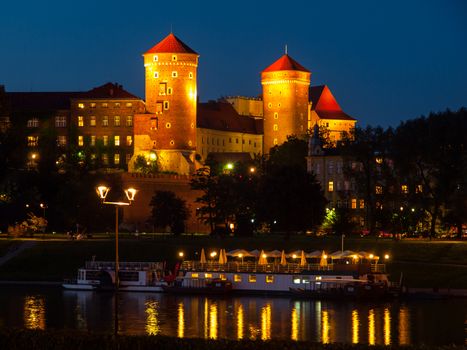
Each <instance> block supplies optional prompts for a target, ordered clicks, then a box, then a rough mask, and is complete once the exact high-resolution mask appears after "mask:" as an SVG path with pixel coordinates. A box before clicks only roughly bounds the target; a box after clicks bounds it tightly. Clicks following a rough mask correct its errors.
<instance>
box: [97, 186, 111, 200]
mask: <svg viewBox="0 0 467 350" xmlns="http://www.w3.org/2000/svg"><path fill="white" fill-rule="evenodd" d="M109 191H110V187H107V186H103V185H101V186H98V187H97V188H96V192H97V195H98V196H99V198H100V199H102V200H105V197H107V194H108V193H109Z"/></svg>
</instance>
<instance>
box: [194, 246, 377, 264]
mask: <svg viewBox="0 0 467 350" xmlns="http://www.w3.org/2000/svg"><path fill="white" fill-rule="evenodd" d="M211 256H212V254H211ZM214 256H217V253H216V254H215V255H214ZM229 256H230V257H232V258H240V259H242V262H243V259H244V258H250V260H251V259H254V260H257V262H258V264H260V265H265V264H268V258H273V259H280V264H281V265H286V264H287V258H289V259H290V258H292V259H293V261H292V262H295V263H297V262H299V264H300V265H302V266H303V265H306V264H307V263H308V262H307V259H315V262H318V260H319V264H320V265H322V266H323V265H327V263H328V259H331V261H333V260H340V259H353V260H363V259H365V260H368V261H370V262H377V261H378V260H379V257H378V256H376V255H374V254H372V253H368V252H365V251H360V252H354V251H351V250H344V251H340V250H339V251H335V252H334V253H331V254H326V253H325V252H324V250H315V251H312V252H309V253H307V252H305V251H304V250H296V251H293V252H290V253H285V251H284V250H282V251H279V250H272V251H265V250H261V251H260V250H257V249H255V250H251V251H248V250H245V249H234V250H231V251H229V252H226V250H225V249H221V250H220V251H219V257H218V263H219V264H226V263H227V259H228V257H229ZM200 263H207V259H206V254H205V251H204V248H203V249H202V250H201V256H200Z"/></svg>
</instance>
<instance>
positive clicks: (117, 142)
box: [114, 135, 120, 146]
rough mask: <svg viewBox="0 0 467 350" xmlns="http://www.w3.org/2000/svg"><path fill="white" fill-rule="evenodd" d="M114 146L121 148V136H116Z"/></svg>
mask: <svg viewBox="0 0 467 350" xmlns="http://www.w3.org/2000/svg"><path fill="white" fill-rule="evenodd" d="M114 145H115V146H120V136H119V135H115V136H114Z"/></svg>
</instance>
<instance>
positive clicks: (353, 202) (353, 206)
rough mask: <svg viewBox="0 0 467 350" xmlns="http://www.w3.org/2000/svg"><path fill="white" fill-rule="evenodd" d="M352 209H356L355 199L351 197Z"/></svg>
mask: <svg viewBox="0 0 467 350" xmlns="http://www.w3.org/2000/svg"><path fill="white" fill-rule="evenodd" d="M352 209H357V199H356V198H352Z"/></svg>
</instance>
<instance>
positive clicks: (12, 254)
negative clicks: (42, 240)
mask: <svg viewBox="0 0 467 350" xmlns="http://www.w3.org/2000/svg"><path fill="white" fill-rule="evenodd" d="M35 245H36V242H35V241H27V242H24V243H21V244H20V245H14V246H13V247H11V248H10V250H8V252H7V253H6V254H5V255H4V256H2V257H0V266H2V265H3V264H4V263H6V262H7V261H8V260H10V259H12V258H14V257H15V256H17V255H18V254H20V253H21V252H23V251H24V250H26V249H29V248H32V247H34V246H35Z"/></svg>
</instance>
